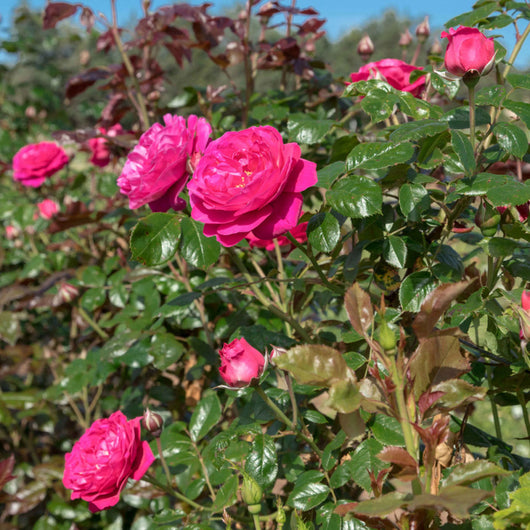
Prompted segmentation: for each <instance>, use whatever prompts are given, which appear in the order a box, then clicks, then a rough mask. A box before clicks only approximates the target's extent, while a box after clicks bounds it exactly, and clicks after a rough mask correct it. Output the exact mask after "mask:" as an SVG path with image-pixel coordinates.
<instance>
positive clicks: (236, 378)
mask: <svg viewBox="0 0 530 530" xmlns="http://www.w3.org/2000/svg"><path fill="white" fill-rule="evenodd" d="M219 355H220V356H221V366H220V367H219V373H220V374H221V377H222V378H223V379H224V381H225V383H226V384H227V385H229V386H231V387H234V388H240V387H244V386H248V385H250V383H251V382H252V380H253V379H258V378H259V377H260V376H261V374H262V372H263V368H264V366H265V357H263V355H262V354H261V353H260V352H259V351H258V350H256V348H253V347H252V346H251V345H250V344H249V343H248V342H247V341H246V340H245V339H244V338H243V339H234V340H233V341H232V342H231V343H230V344H225V345H224V346H223V347H222V348H221V350H220V351H219Z"/></svg>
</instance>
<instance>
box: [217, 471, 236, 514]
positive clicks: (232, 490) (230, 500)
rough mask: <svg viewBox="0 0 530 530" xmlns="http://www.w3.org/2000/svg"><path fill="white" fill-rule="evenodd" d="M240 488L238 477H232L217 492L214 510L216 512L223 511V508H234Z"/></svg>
mask: <svg viewBox="0 0 530 530" xmlns="http://www.w3.org/2000/svg"><path fill="white" fill-rule="evenodd" d="M238 487H239V480H238V478H237V475H232V476H231V477H230V478H228V480H226V482H225V483H224V484H223V485H222V486H221V488H219V489H218V490H217V493H216V497H215V501H214V503H213V505H212V509H213V510H215V511H222V510H223V508H228V506H232V504H234V503H235V502H236V500H237V488H238Z"/></svg>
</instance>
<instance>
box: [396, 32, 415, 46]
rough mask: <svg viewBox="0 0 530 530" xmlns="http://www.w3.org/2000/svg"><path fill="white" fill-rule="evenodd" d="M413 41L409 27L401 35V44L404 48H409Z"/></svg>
mask: <svg viewBox="0 0 530 530" xmlns="http://www.w3.org/2000/svg"><path fill="white" fill-rule="evenodd" d="M411 42H412V35H411V34H410V31H409V28H407V29H406V30H405V31H404V32H403V33H402V34H401V35H400V37H399V43H398V44H399V45H400V46H401V47H402V48H407V47H409V46H410V43H411Z"/></svg>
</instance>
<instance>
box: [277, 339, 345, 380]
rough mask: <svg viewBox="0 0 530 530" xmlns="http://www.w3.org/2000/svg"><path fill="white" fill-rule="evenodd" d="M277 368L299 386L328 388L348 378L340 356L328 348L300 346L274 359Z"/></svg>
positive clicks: (343, 361) (315, 345)
mask: <svg viewBox="0 0 530 530" xmlns="http://www.w3.org/2000/svg"><path fill="white" fill-rule="evenodd" d="M274 362H275V364H276V365H277V366H278V368H280V369H282V370H287V371H288V372H290V373H291V374H292V375H293V377H294V378H295V380H296V382H297V383H299V384H301V385H319V386H328V385H331V384H333V382H335V381H341V380H342V379H345V378H346V377H347V376H348V366H347V365H346V361H345V360H344V358H343V357H342V354H341V353H340V352H338V351H337V350H334V349H333V348H330V347H329V346H324V345H317V344H312V345H302V346H295V347H294V348H290V349H289V350H287V351H286V352H285V353H282V354H281V355H276V356H275V357H274Z"/></svg>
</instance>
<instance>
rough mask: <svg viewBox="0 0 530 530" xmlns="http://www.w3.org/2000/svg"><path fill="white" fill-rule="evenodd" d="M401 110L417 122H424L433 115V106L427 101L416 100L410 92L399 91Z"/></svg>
mask: <svg viewBox="0 0 530 530" xmlns="http://www.w3.org/2000/svg"><path fill="white" fill-rule="evenodd" d="M398 97H399V108H400V110H401V112H403V113H404V114H406V115H407V116H412V117H413V118H414V119H415V120H424V119H426V118H428V117H429V115H430V113H431V105H430V104H429V103H427V101H423V100H421V99H418V98H415V97H414V96H413V95H412V94H411V93H410V92H404V91H402V90H399V91H398Z"/></svg>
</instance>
